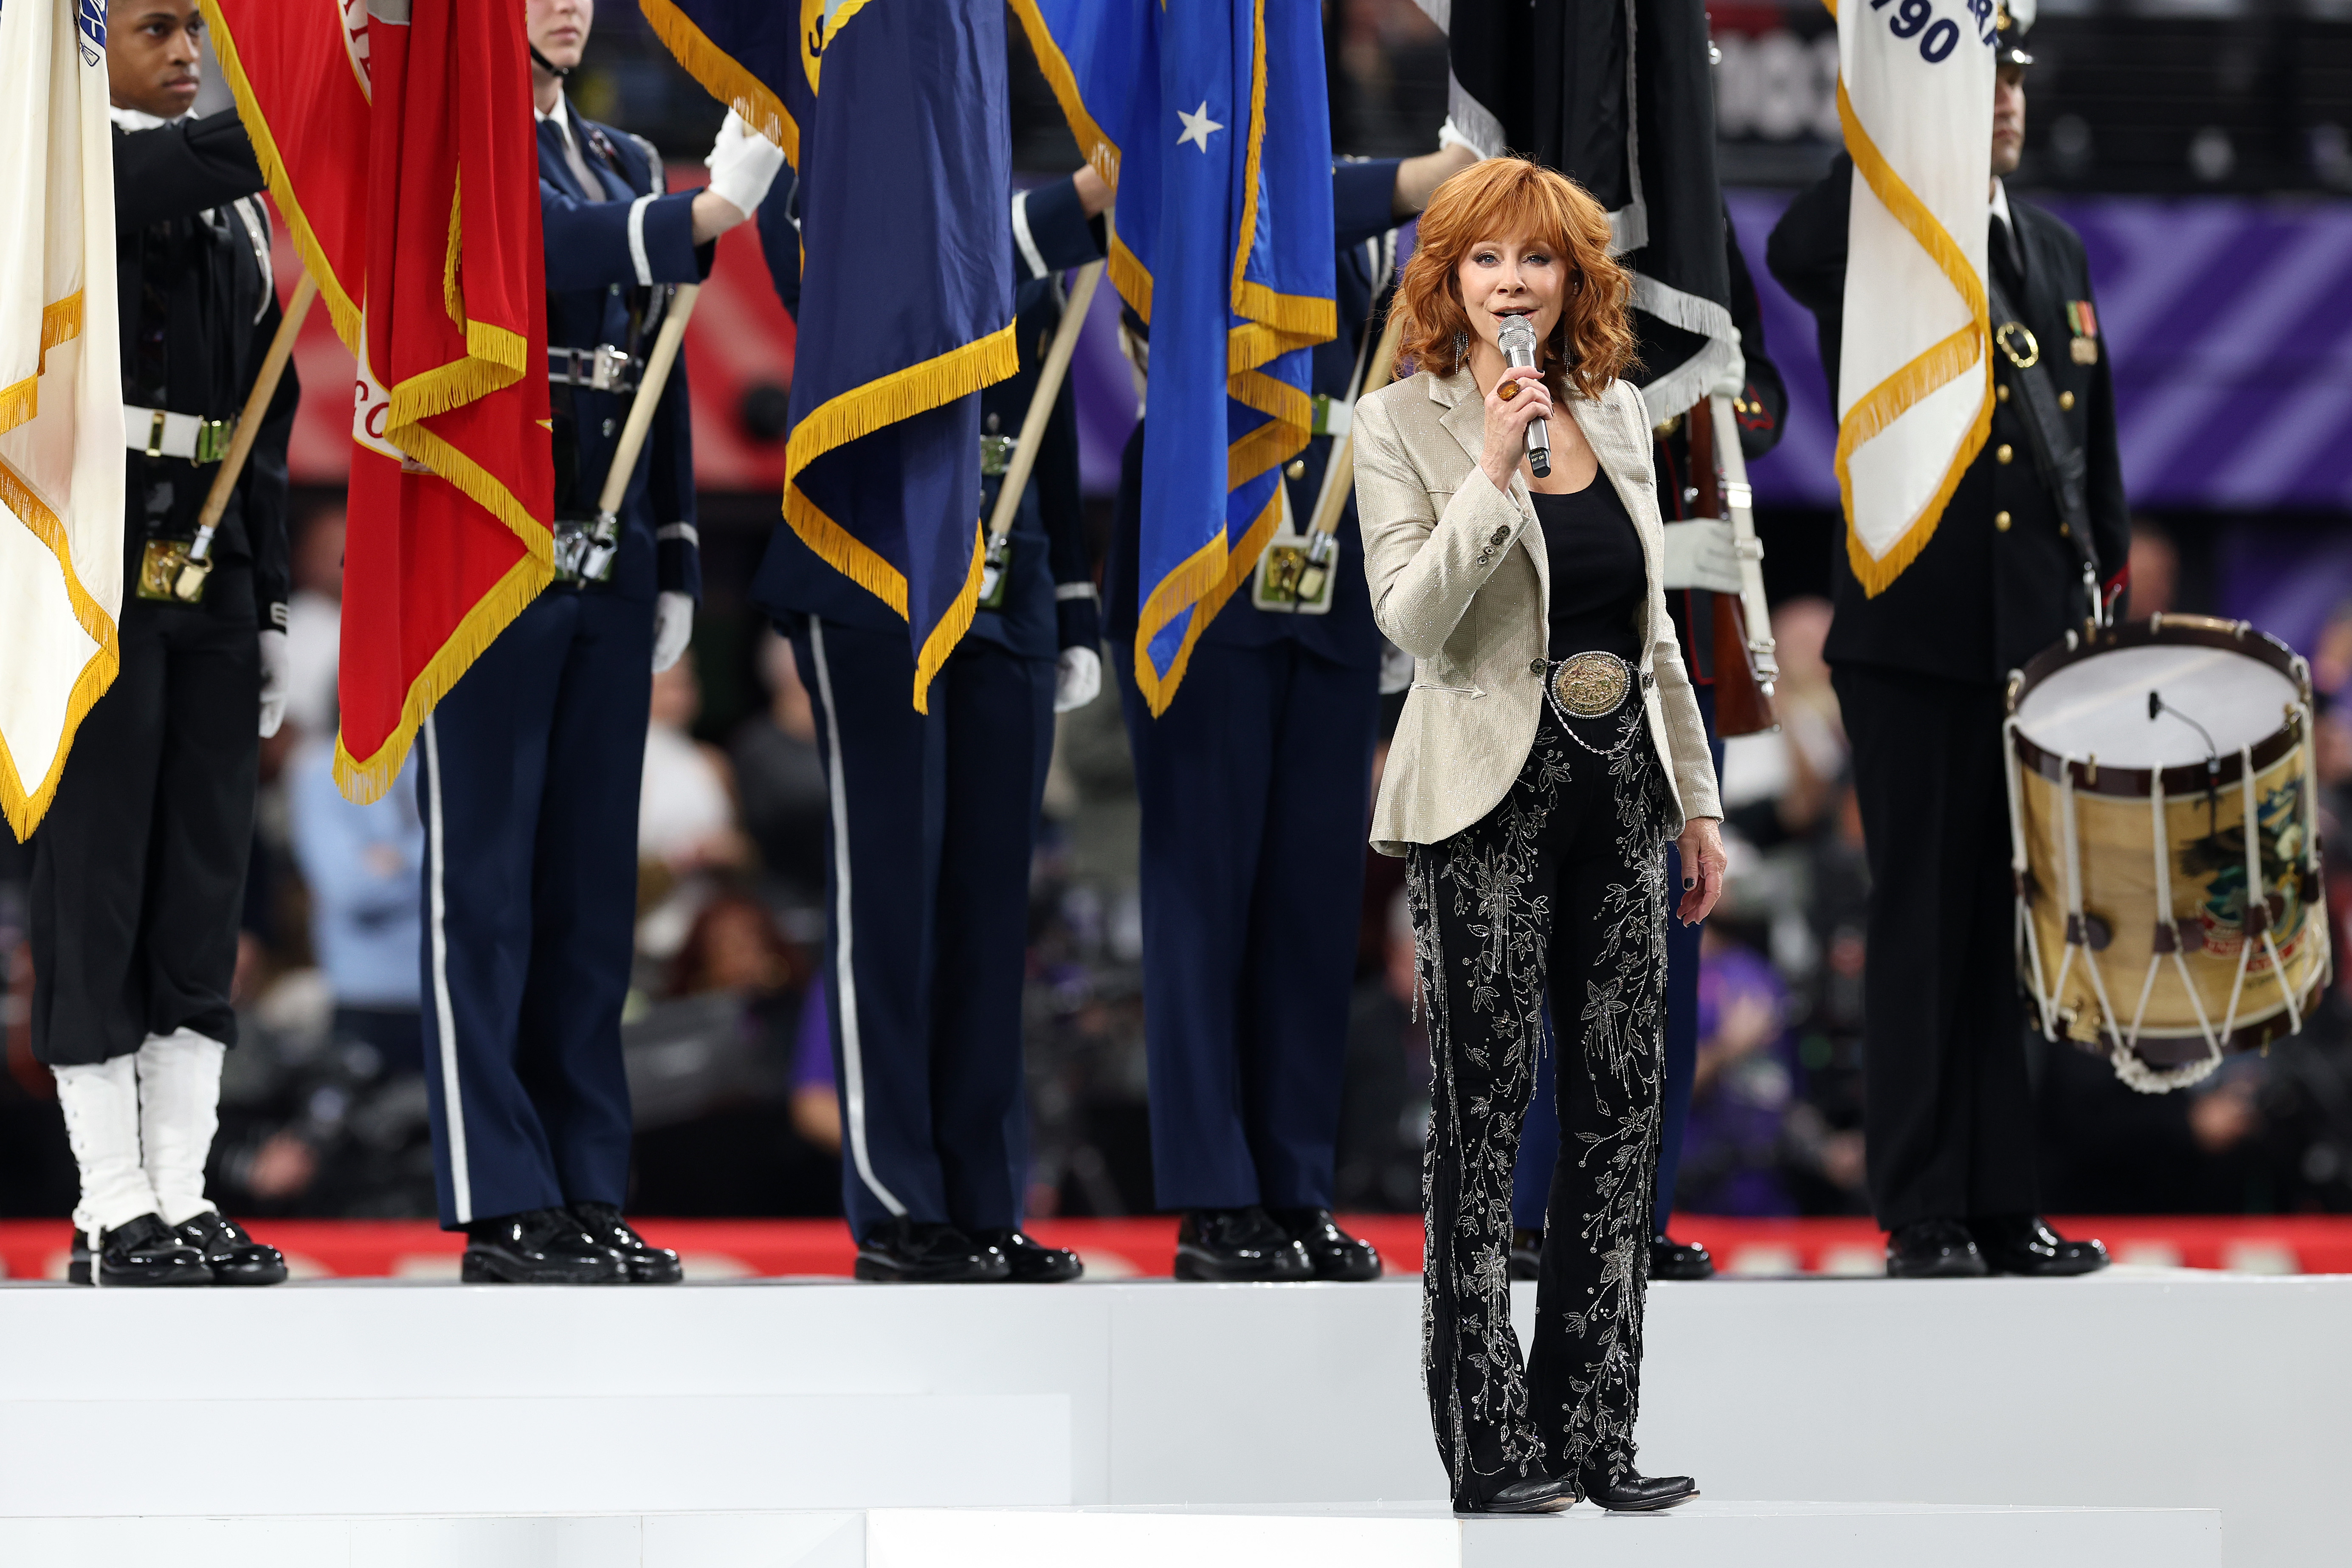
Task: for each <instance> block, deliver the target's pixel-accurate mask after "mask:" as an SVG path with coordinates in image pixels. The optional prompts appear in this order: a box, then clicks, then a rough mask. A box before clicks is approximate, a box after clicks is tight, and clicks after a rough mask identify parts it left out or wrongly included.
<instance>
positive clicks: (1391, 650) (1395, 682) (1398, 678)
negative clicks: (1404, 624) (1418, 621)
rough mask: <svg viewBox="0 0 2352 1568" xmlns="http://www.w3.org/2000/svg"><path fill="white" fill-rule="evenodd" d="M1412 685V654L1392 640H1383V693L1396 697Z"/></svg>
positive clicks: (1386, 695) (1385, 695) (1382, 694)
mask: <svg viewBox="0 0 2352 1568" xmlns="http://www.w3.org/2000/svg"><path fill="white" fill-rule="evenodd" d="M1410 689H1412V655H1411V654H1409V653H1407V652H1405V651H1404V649H1402V648H1401V647H1397V645H1396V644H1394V643H1392V642H1390V641H1389V640H1387V639H1386V638H1385V637H1384V638H1382V639H1381V696H1383V697H1394V696H1395V695H1396V694H1397V693H1398V692H1400V691H1406V690H1410Z"/></svg>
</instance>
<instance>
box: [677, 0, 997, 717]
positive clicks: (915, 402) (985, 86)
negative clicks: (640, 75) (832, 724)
mask: <svg viewBox="0 0 2352 1568" xmlns="http://www.w3.org/2000/svg"><path fill="white" fill-rule="evenodd" d="M639 3H640V5H642V7H643V8H644V11H645V14H646V19H647V20H649V21H650V22H651V23H652V24H653V26H654V30H655V31H656V33H658V34H659V35H660V36H661V38H662V41H663V42H664V43H666V44H667V45H668V46H669V48H670V51H671V53H673V54H675V55H676V56H677V58H678V60H679V62H680V63H681V64H683V65H684V66H685V67H686V68H687V69H688V71H690V72H692V73H693V74H694V76H695V78H696V79H698V80H699V81H700V82H701V83H702V84H703V85H704V86H705V87H707V88H709V89H710V91H711V92H712V93H713V94H714V95H715V96H717V97H719V98H720V99H722V100H726V101H727V102H728V103H729V104H730V105H731V106H732V107H733V108H734V110H735V111H736V112H737V113H738V114H740V115H741V116H742V117H743V119H744V120H745V121H747V122H748V123H749V124H750V125H751V128H752V130H754V131H756V132H760V133H761V134H762V135H765V136H767V137H769V138H770V139H771V140H772V141H774V142H776V143H777V144H778V145H779V146H781V147H782V148H783V150H784V153H785V156H786V157H787V158H788V159H790V161H791V163H792V164H793V168H794V169H795V170H797V171H798V172H799V203H800V219H801V252H802V256H801V298H800V309H799V311H798V317H799V325H800V342H799V347H798V350H797V351H796V354H795V357H794V362H793V397H792V428H791V434H790V435H789V436H788V437H786V440H785V447H784V472H785V479H784V521H785V523H786V524H787V525H788V526H790V527H791V528H792V530H793V532H794V533H796V534H798V535H799V536H800V538H801V539H802V541H803V542H805V543H806V544H807V545H808V547H809V548H810V549H811V550H813V551H814V552H816V553H817V554H818V555H819V556H821V557H823V558H824V560H825V561H826V562H827V563H830V564H832V565H833V566H834V567H835V569H836V570H838V571H840V572H841V573H843V574H845V575H846V576H848V577H849V578H850V579H851V580H852V581H854V582H856V584H858V585H859V586H861V587H863V588H866V590H868V591H869V592H871V593H873V594H874V595H876V596H877V597H879V598H880V599H881V600H882V601H883V602H884V603H886V604H887V605H889V606H890V607H891V608H892V609H894V610H896V611H898V614H899V615H901V616H905V617H906V619H907V622H908V635H909V637H910V638H911V639H912V645H913V650H914V654H915V689H914V694H913V695H914V704H915V707H916V708H917V709H918V710H924V711H928V710H929V689H930V681H931V677H932V676H933V675H935V674H937V673H938V671H939V668H940V666H941V665H942V664H944V663H946V662H947V657H948V655H949V654H950V653H952V652H953V651H954V650H955V645H956V643H957V641H958V639H960V638H961V637H962V636H963V634H964V632H965V630H966V629H967V628H968V627H970V626H971V617H972V612H973V610H974V609H975V608H976V607H977V606H978V604H979V599H980V578H981V570H982V564H983V551H982V545H981V539H980V533H981V526H982V524H981V515H980V496H981V474H980V397H979V393H980V389H981V388H982V387H984V386H987V385H989V384H992V383H994V382H999V381H1003V380H1004V379H1005V378H1006V377H1008V376H1010V375H1012V374H1013V373H1014V372H1015V371H1016V370H1017V369H1018V368H1019V358H1020V356H1019V350H1018V348H1017V346H1016V345H1015V343H1014V342H1013V264H1012V257H1013V236H1012V217H1011V209H1010V206H1009V200H1010V195H1011V192H1012V132H1011V118H1010V114H1009V110H1008V108H1007V102H1006V97H1005V88H1004V47H1005V37H1004V7H1003V3H1002V0H639ZM785 196H786V193H785V191H784V190H783V189H782V188H781V186H780V187H779V189H778V190H777V191H776V192H775V194H774V195H772V197H771V198H770V199H771V200H773V201H782V200H784V199H785Z"/></svg>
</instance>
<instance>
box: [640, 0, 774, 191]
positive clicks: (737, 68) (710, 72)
mask: <svg viewBox="0 0 2352 1568" xmlns="http://www.w3.org/2000/svg"><path fill="white" fill-rule="evenodd" d="M637 4H638V9H640V10H642V11H643V12H644V13H645V14H646V21H647V22H648V23H650V24H652V26H653V30H654V37H657V38H659V39H660V40H661V41H662V43H663V45H664V47H667V49H668V50H669V52H670V53H671V54H673V55H675V56H677V63H678V64H679V65H681V66H684V67H685V68H686V74H687V75H688V76H690V77H692V78H693V79H695V80H697V81H698V82H700V83H701V84H702V85H703V88H704V89H706V90H707V91H708V92H709V94H710V96H711V97H713V98H715V99H717V100H719V102H721V103H723V104H725V105H727V107H728V108H730V109H731V110H734V111H735V112H736V113H737V114H739V115H740V116H741V117H742V119H743V122H744V123H745V124H746V125H749V126H750V127H751V129H752V130H754V131H756V132H759V133H760V134H761V135H762V136H765V137H766V138H767V139H768V140H769V141H771V142H774V143H775V144H776V145H777V146H779V147H781V148H782V149H783V150H784V157H785V160H786V161H787V162H789V163H791V164H792V165H793V168H795V169H797V168H799V167H800V166H801V128H800V125H799V123H798V122H797V121H794V120H793V113H792V110H789V109H786V108H785V107H784V100H782V99H781V98H778V97H777V96H776V93H775V89H772V88H771V87H770V86H768V84H767V83H766V82H763V81H761V79H759V78H758V77H756V76H754V75H752V74H751V72H750V71H749V70H747V69H745V68H743V66H742V65H741V64H740V62H739V61H737V59H736V58H735V57H734V56H732V55H730V54H729V53H728V52H727V51H726V50H725V49H722V48H720V47H719V46H718V45H717V44H714V43H712V42H711V41H710V38H709V35H707V34H705V33H704V32H703V30H702V29H701V28H700V27H698V26H695V25H694V21H693V18H691V17H689V16H687V14H686V13H685V12H683V11H681V10H679V9H678V8H677V5H675V4H674V3H673V0H637Z"/></svg>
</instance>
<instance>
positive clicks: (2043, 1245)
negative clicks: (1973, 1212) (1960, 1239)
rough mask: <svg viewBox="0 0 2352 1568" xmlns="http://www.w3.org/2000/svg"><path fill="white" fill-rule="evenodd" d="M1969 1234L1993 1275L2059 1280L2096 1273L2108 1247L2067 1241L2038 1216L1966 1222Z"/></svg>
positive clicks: (2090, 1242) (2104, 1259)
mask: <svg viewBox="0 0 2352 1568" xmlns="http://www.w3.org/2000/svg"><path fill="white" fill-rule="evenodd" d="M1969 1235H1971V1236H1973V1237H1976V1243H1977V1250H1978V1251H1979V1252H1981V1253H1983V1254H1984V1260H1985V1267H1986V1268H1989V1269H1990V1270H1991V1271H1992V1272H1993V1273H1995V1274H2022V1275H2025V1276H2027V1277H2028V1278H2030V1279H2064V1278H2066V1277H2068V1276H2070V1275H2074V1274H2095V1273H2097V1272H2098V1271H2099V1270H2100V1269H2102V1268H2105V1267H2106V1266H2107V1248H2106V1245H2105V1243H2104V1242H2099V1241H2069V1240H2067V1239H2066V1238H2065V1237H2063V1236H2060V1235H2059V1234H2058V1233H2057V1232H2056V1231H2054V1230H2053V1229H2051V1228H2050V1226H2049V1225H2048V1224H2047V1222H2045V1221H2044V1220H2043V1219H2042V1216H2041V1215H2038V1214H2016V1215H1992V1216H1991V1217H1990V1218H1986V1219H1972V1220H1970V1221H1969Z"/></svg>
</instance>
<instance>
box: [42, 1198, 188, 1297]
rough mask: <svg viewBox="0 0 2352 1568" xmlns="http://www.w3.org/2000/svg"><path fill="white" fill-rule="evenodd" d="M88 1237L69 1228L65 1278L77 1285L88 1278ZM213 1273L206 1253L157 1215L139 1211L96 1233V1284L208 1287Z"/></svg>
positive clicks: (84, 1283)
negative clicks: (70, 1247)
mask: <svg viewBox="0 0 2352 1568" xmlns="http://www.w3.org/2000/svg"><path fill="white" fill-rule="evenodd" d="M89 1265H90V1256H89V1237H88V1236H86V1235H84V1234H83V1233H82V1232H80V1231H76V1232H74V1238H73V1250H72V1252H71V1253H70V1254H69V1255H68V1258H67V1260H66V1278H67V1279H68V1280H70V1281H72V1282H73V1283H74V1284H76V1285H87V1284H89V1282H90V1279H89ZM212 1282H213V1271H212V1269H211V1268H210V1267H209V1266H208V1265H207V1264H206V1263H205V1255H204V1254H203V1253H201V1252H199V1251H197V1250H196V1249H195V1248H194V1247H191V1246H189V1245H188V1242H187V1240H186V1238H185V1237H182V1236H181V1235H180V1234H179V1233H178V1232H176V1231H174V1230H173V1229H172V1227H171V1226H167V1225H165V1224H164V1223H163V1216H162V1215H152V1214H142V1215H140V1216H139V1217H138V1218H137V1219H129V1220H125V1221H123V1222H122V1223H121V1225H118V1226H115V1227H114V1228H113V1229H112V1230H102V1231H100V1232H99V1233H98V1283H99V1285H100V1287H101V1288H105V1287H110V1286H117V1285H209V1284H211V1283H212Z"/></svg>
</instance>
